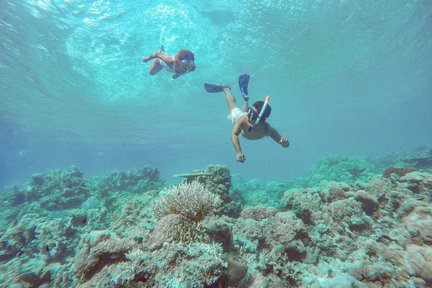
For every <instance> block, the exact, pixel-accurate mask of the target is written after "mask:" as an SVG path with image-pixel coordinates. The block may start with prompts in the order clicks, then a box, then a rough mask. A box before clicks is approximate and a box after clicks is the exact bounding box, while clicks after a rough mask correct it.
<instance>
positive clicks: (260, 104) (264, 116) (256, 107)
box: [252, 101, 271, 122]
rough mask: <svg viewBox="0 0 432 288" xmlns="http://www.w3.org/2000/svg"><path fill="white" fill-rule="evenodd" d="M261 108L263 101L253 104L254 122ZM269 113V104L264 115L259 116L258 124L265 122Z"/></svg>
mask: <svg viewBox="0 0 432 288" xmlns="http://www.w3.org/2000/svg"><path fill="white" fill-rule="evenodd" d="M263 106H264V101H256V102H255V103H253V105H252V109H253V110H254V112H255V113H256V116H255V119H253V120H254V121H256V119H257V117H258V115H259V114H260V113H261V110H262V108H263ZM270 113H271V107H270V105H269V104H267V106H266V107H265V110H264V113H263V114H262V116H261V119H260V122H261V121H265V120H266V119H267V117H269V116H270Z"/></svg>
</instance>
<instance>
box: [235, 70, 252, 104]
mask: <svg viewBox="0 0 432 288" xmlns="http://www.w3.org/2000/svg"><path fill="white" fill-rule="evenodd" d="M249 78H250V75H248V74H243V75H240V77H239V79H238V84H239V87H240V92H241V94H242V96H243V99H244V100H245V101H248V100H249V92H248V84H249Z"/></svg>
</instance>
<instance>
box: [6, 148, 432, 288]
mask: <svg viewBox="0 0 432 288" xmlns="http://www.w3.org/2000/svg"><path fill="white" fill-rule="evenodd" d="M417 156H418V155H417ZM426 156H427V155H426ZM414 158H416V159H417V158H418V157H414ZM426 158H427V157H426ZM404 159H408V158H407V157H405V158H404ZM400 161H401V160H400V159H395V160H392V161H390V160H389V159H387V160H386V163H389V165H388V166H387V167H385V168H384V167H381V168H377V167H378V166H379V165H374V164H371V162H368V161H366V160H359V159H353V158H349V157H332V158H328V159H325V160H324V161H322V162H321V163H320V166H319V167H317V168H316V169H315V170H314V171H312V174H311V175H309V176H307V177H302V178H299V179H289V180H287V181H282V182H265V181H260V180H257V179H254V180H250V181H243V180H241V179H239V178H238V177H233V178H231V175H230V172H229V170H228V168H227V167H226V166H223V165H209V166H208V167H207V168H205V169H197V170H195V171H194V172H192V173H187V174H182V175H183V177H185V179H184V181H183V182H182V183H181V184H179V185H178V186H171V187H167V186H166V185H165V184H164V183H165V182H164V180H163V179H160V178H159V172H158V171H157V169H155V168H153V167H151V166H145V167H144V168H143V169H135V170H131V171H126V172H115V173H112V174H111V175H109V176H107V177H93V178H90V179H88V180H87V179H85V178H83V175H82V173H80V172H79V170H78V169H77V168H71V169H67V170H65V171H60V170H56V171H52V172H49V173H46V174H38V175H34V176H32V178H31V179H30V181H29V182H28V183H25V184H24V185H22V186H21V187H10V188H9V189H7V190H6V191H5V192H4V193H1V194H0V197H1V200H2V202H3V203H4V209H3V211H0V224H1V225H0V227H2V228H0V243H1V246H0V270H1V271H2V273H1V274H0V283H1V284H0V287H42V288H44V287H84V288H85V287H107V288H108V287H209V288H210V287H211V288H216V287H219V288H221V287H431V286H432V276H431V275H432V266H431V263H432V205H431V203H432V174H431V173H430V171H431V170H430V167H429V166H427V167H426V166H421V167H420V166H415V169H411V168H409V166H407V165H405V166H403V165H400V163H399V162H400ZM382 163H384V162H382ZM382 163H381V164H382ZM425 163H427V162H424V161H423V162H422V165H426V164H425ZM395 167H396V168H395ZM407 167H408V168H407ZM386 169H387V170H386ZM185 175H186V176H185ZM233 179H235V180H234V183H233V182H232V181H233ZM261 201H262V202H261Z"/></svg>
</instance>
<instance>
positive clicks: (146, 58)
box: [141, 57, 152, 62]
mask: <svg viewBox="0 0 432 288" xmlns="http://www.w3.org/2000/svg"><path fill="white" fill-rule="evenodd" d="M141 59H142V61H143V62H148V61H150V60H151V59H152V58H151V57H142V58H141Z"/></svg>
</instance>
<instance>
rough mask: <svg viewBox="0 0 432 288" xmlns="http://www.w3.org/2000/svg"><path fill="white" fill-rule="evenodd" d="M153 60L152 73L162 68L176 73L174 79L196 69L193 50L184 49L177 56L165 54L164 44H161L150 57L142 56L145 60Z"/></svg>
mask: <svg viewBox="0 0 432 288" xmlns="http://www.w3.org/2000/svg"><path fill="white" fill-rule="evenodd" d="M150 60H153V61H152V63H151V65H150V71H149V72H150V75H155V74H156V73H158V72H159V71H161V70H162V69H165V70H167V71H168V72H171V73H174V75H173V76H172V77H173V78H174V79H176V78H178V77H179V76H181V75H184V74H187V73H189V72H192V71H194V70H195V68H196V66H195V63H194V61H195V55H194V53H192V51H190V50H187V49H183V50H180V51H179V52H178V53H177V54H176V55H175V56H169V55H167V54H165V51H164V46H161V47H160V48H159V50H158V51H156V52H155V53H153V54H151V55H150V56H148V57H142V61H143V62H148V61H150Z"/></svg>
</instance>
